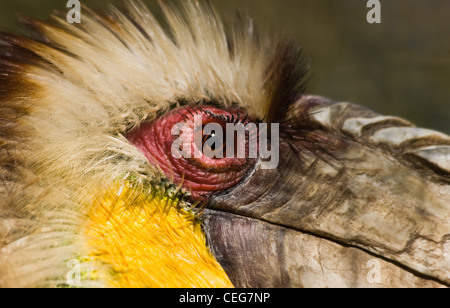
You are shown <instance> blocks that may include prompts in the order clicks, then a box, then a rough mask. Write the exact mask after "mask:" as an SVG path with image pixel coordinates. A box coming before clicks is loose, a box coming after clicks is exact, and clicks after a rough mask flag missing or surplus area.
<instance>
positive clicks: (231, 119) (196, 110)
mask: <svg viewBox="0 0 450 308" xmlns="http://www.w3.org/2000/svg"><path fill="white" fill-rule="evenodd" d="M186 110H187V111H188V113H189V114H190V115H191V116H192V117H194V114H196V115H198V114H205V115H208V116H210V117H212V118H214V119H216V120H218V121H223V122H226V123H233V124H239V123H242V124H245V123H246V121H247V119H248V116H249V114H248V113H246V114H245V116H244V117H242V118H241V116H240V113H238V115H237V116H235V115H234V114H231V115H230V114H229V115H226V116H225V115H219V114H215V113H213V112H211V111H209V110H204V109H203V108H202V106H199V105H196V106H195V107H194V106H192V105H191V104H187V105H186ZM183 118H184V121H185V122H186V121H189V120H190V119H189V118H187V117H186V116H184V115H183Z"/></svg>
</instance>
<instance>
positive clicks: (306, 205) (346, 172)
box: [204, 97, 450, 287]
mask: <svg viewBox="0 0 450 308" xmlns="http://www.w3.org/2000/svg"><path fill="white" fill-rule="evenodd" d="M293 108H294V109H292V110H289V112H288V114H289V115H291V119H289V120H288V121H287V122H284V123H280V131H284V132H285V133H281V134H280V147H279V153H280V154H279V155H280V157H279V164H278V167H277V168H275V169H267V168H262V164H261V163H260V162H259V163H257V164H256V165H255V167H254V169H253V170H252V171H251V174H249V176H248V177H247V178H246V180H244V181H243V182H242V183H241V184H239V185H238V186H236V187H234V188H233V189H232V190H230V191H227V192H223V193H220V194H217V195H215V196H213V197H212V199H211V200H210V202H209V204H208V206H207V209H206V210H205V213H204V230H205V232H206V234H207V237H208V240H209V244H210V246H211V250H212V251H213V254H214V255H215V257H216V259H217V260H218V261H219V263H221V265H222V267H223V268H224V270H225V271H226V272H227V274H228V275H229V277H230V279H231V281H232V282H233V284H234V285H235V286H236V287H304V286H307V287H310V286H313V287H352V286H360V287H374V286H378V287H379V286H388V287H389V286H390V287H392V286H397V287H398V286H413V287H418V286H420V287H422V286H433V287H434V286H442V285H446V284H448V280H449V278H448V277H450V276H448V277H445V275H444V273H443V272H442V271H441V270H439V267H440V268H443V267H446V268H448V261H446V260H445V256H444V255H445V254H443V255H435V256H434V255H433V258H432V259H433V260H424V258H421V257H420V256H421V254H420V252H421V251H422V252H423V251H424V249H425V250H426V249H429V251H432V249H437V250H436V251H444V250H445V247H447V246H445V245H448V242H446V241H445V240H444V239H445V232H446V230H445V228H444V229H443V230H437V229H439V227H437V226H445V225H447V224H448V223H446V222H445V219H447V218H448V211H447V210H445V209H446V208H448V204H450V203H449V202H450V197H449V195H447V197H445V198H444V197H442V194H441V195H440V196H441V197H439V198H437V197H436V193H435V192H436V191H438V189H439V187H438V186H436V185H435V186H436V187H434V186H433V185H434V184H433V183H432V182H431V181H426V180H424V177H423V176H421V175H420V173H416V172H415V171H414V172H413V171H411V168H410V167H409V166H408V164H402V163H399V162H398V161H397V160H396V159H395V158H393V156H391V155H388V154H387V151H384V150H380V147H381V146H378V147H374V146H373V145H372V144H369V142H367V143H366V142H365V141H363V140H362V137H357V136H356V135H355V136H353V137H352V136H350V133H352V132H353V131H358V130H359V131H362V132H367V131H369V132H370V133H371V134H373V133H376V131H377V129H384V128H386V125H387V123H388V121H387V119H390V120H389V121H390V122H389V123H390V126H392V127H396V126H397V125H398V126H400V124H402V125H401V126H402V127H401V129H405V127H404V126H405V122H404V121H403V122H401V121H402V120H401V119H395V118H392V117H381V116H379V115H378V114H375V113H374V112H372V111H369V110H366V109H364V110H362V109H361V108H360V107H356V106H353V105H350V104H343V103H340V104H338V103H331V102H329V101H327V100H325V99H322V98H317V97H302V98H301V99H300V100H299V101H298V102H297V103H296V104H295V106H293ZM293 115H294V116H293ZM295 115H299V116H295ZM357 117H360V118H357ZM363 119H365V120H363ZM367 119H371V120H372V121H371V123H372V124H371V125H369V126H367V127H366V126H364V127H366V128H364V127H363V125H366V124H365V123H369V122H370V121H367ZM375 120H377V121H380V123H383V125H380V126H376V125H375V126H373V123H375ZM352 123H353V124H352ZM355 123H356V124H355ZM358 123H359V124H358ZM283 125H285V126H284V127H283ZM286 125H287V128H288V129H286ZM358 125H360V126H361V127H359V128H358V129H357V130H355V129H354V128H356V126H358ZM369 128H370V129H371V130H369ZM414 129H416V128H414ZM343 130H347V134H343V133H342V131H343ZM374 142H376V140H372V141H371V143H374ZM380 142H381V141H380ZM433 142H436V138H434V139H433ZM392 151H394V150H392ZM440 189H441V191H442V188H440ZM424 217H427V219H424ZM445 217H447V218H445ZM417 226H421V228H417ZM447 230H448V229H447ZM428 236H429V238H428ZM425 238H428V240H426V239H425ZM446 243H447V244H446ZM423 245H425V246H426V247H425V246H423ZM424 247H425V248H424ZM425 259H429V258H425ZM433 262H435V263H433ZM428 263H429V264H428ZM433 264H435V265H436V264H439V265H436V266H434V265H433ZM442 266H443V267H442ZM434 268H436V269H434ZM447 274H448V272H447ZM386 277H389V279H387V278H386Z"/></svg>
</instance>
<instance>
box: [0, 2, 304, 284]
mask: <svg viewBox="0 0 450 308" xmlns="http://www.w3.org/2000/svg"><path fill="white" fill-rule="evenodd" d="M161 7H162V10H163V12H164V16H165V20H166V24H167V26H166V27H163V26H162V25H161V23H159V22H158V21H157V20H156V19H155V18H154V17H153V16H152V14H151V13H150V12H149V11H148V9H147V8H146V7H145V6H144V5H142V4H140V3H135V2H128V3H127V5H126V12H123V11H120V10H118V9H115V8H112V9H111V12H110V13H109V14H98V13H95V12H93V11H90V10H88V9H86V8H84V11H83V16H82V23H81V24H79V25H76V24H73V25H71V24H68V23H67V22H66V20H65V19H63V18H61V17H57V16H55V17H53V21H52V22H50V23H46V22H40V21H35V20H28V21H27V23H28V25H29V26H31V28H32V36H31V37H33V38H26V37H18V36H13V35H8V34H2V35H1V36H0V46H1V50H0V122H1V123H2V125H1V128H0V163H1V166H0V183H1V186H0V189H1V190H0V216H1V217H2V218H1V221H0V234H1V237H0V249H1V253H0V285H2V286H44V285H49V286H57V285H64V284H65V282H64V281H65V279H66V276H67V272H68V271H69V270H70V268H68V267H67V261H68V260H79V259H80V258H83V257H84V256H92V252H93V251H95V249H93V247H92V245H90V244H89V243H93V242H96V241H98V239H96V240H95V239H94V240H93V241H90V240H88V236H87V234H88V233H89V232H87V231H86V230H87V229H86V228H88V226H89V225H90V223H89V222H91V221H92V219H91V218H92V217H97V216H96V215H95V214H93V213H96V211H98V210H99V209H101V208H102V205H104V200H105V198H106V197H105V196H107V195H108V194H105V191H110V190H111V189H112V187H116V185H117V181H123V182H124V183H125V182H126V181H127V182H132V183H133V188H132V190H133V193H132V194H133V195H136V196H140V195H142V194H149V193H150V194H151V190H152V189H153V190H155V189H156V188H155V187H156V186H157V185H159V186H158V187H159V188H161V187H163V188H165V187H166V186H167V187H168V188H170V184H168V185H166V184H165V182H166V181H167V180H165V179H164V176H163V175H162V174H161V173H160V172H159V171H158V168H157V166H152V165H151V164H150V163H149V162H148V160H147V159H146V158H145V157H144V155H143V154H142V153H140V152H139V151H138V150H137V149H136V148H135V147H134V146H133V145H132V144H130V143H129V142H128V140H127V139H126V138H125V137H124V136H125V134H126V133H127V132H128V131H130V130H131V129H134V128H136V127H139V125H140V124H141V123H142V122H144V121H149V120H152V119H154V118H156V117H158V116H161V115H162V114H164V113H165V112H167V111H168V110H170V109H173V108H175V107H177V106H179V105H181V104H186V103H196V104H204V103H209V104H215V105H217V106H220V107H223V108H229V107H231V106H239V107H240V108H242V109H244V110H246V111H247V112H248V113H249V114H250V115H251V116H252V117H254V118H258V119H264V118H269V119H276V117H277V114H278V113H279V112H280V110H282V109H283V108H286V107H285V106H288V105H289V101H293V100H294V99H295V96H296V95H297V94H298V93H299V92H300V90H301V89H302V87H303V84H302V83H301V82H299V81H301V80H303V77H304V73H305V70H304V68H303V67H302V66H298V65H297V63H298V62H299V60H300V58H301V54H300V50H299V49H298V48H296V47H294V46H291V45H290V44H289V43H286V41H284V40H282V41H279V40H273V39H272V38H271V37H262V36H259V35H258V34H257V32H256V29H255V28H254V27H253V25H252V24H251V22H249V21H247V20H244V21H242V20H239V22H238V23H237V25H227V24H224V23H223V22H222V21H221V19H220V18H219V17H218V14H217V13H216V12H215V11H214V9H212V8H211V6H209V5H208V4H207V3H203V2H201V3H199V2H197V1H186V2H185V1H183V4H182V5H181V9H180V8H174V7H171V6H170V5H168V4H162V5H161ZM162 182H163V183H162ZM161 183H162V184H161ZM175 194H177V192H175ZM97 218H98V217H97ZM97 218H96V219H97ZM97 221H98V219H97ZM105 224H106V220H105ZM91 231H92V230H91ZM94 233H95V232H94ZM89 234H91V235H92V232H90V233H89ZM103 234H104V233H103ZM97 235H98V233H97ZM145 236H147V237H151V236H152V235H151V234H146V235H145ZM198 245H200V246H202V245H203V246H202V247H203V249H205V250H207V248H206V244H205V242H204V241H203V242H202V241H199V244H198ZM97 248H98V247H97ZM211 258H212V257H211ZM96 262H97V261H96ZM103 262H104V263H105V264H103V265H104V266H106V267H108V266H109V267H110V268H111V267H113V265H112V264H109V265H108V264H106V263H107V262H106V261H105V259H103ZM149 263H150V264H147V265H146V266H147V267H148V270H150V271H158V270H160V269H161V264H160V263H158V262H157V261H156V260H155V262H154V263H153V264H151V263H152V262H149ZM211 264H212V263H211ZM181 275H182V274H181ZM24 277H26V279H24ZM180 279H183V278H182V277H181V278H180ZM223 281H225V284H226V281H227V279H224V280H223Z"/></svg>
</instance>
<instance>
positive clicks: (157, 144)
mask: <svg viewBox="0 0 450 308" xmlns="http://www.w3.org/2000/svg"><path fill="white" fill-rule="evenodd" d="M127 138H128V140H129V141H130V142H131V143H133V144H134V145H135V146H136V147H137V148H138V149H139V150H140V151H141V152H142V153H143V154H144V155H145V156H146V157H147V159H148V160H149V161H150V163H152V164H157V165H158V166H159V167H160V168H161V170H162V171H163V172H164V175H165V176H166V177H167V178H168V179H169V180H171V181H173V182H174V184H177V185H182V186H183V187H184V188H186V189H188V190H189V191H190V192H191V195H192V196H193V197H197V198H198V197H203V198H207V197H208V196H209V195H210V194H211V193H213V192H216V191H221V190H225V189H228V188H230V187H232V186H234V185H236V184H237V183H239V182H240V181H241V180H242V179H243V177H244V176H245V174H246V173H247V171H248V170H249V169H250V167H251V166H252V165H253V164H254V163H255V161H256V158H257V155H258V153H257V151H256V150H253V149H257V146H256V145H257V140H258V130H257V126H256V125H255V124H254V123H252V120H251V118H249V117H248V115H247V114H246V113H245V112H244V111H243V110H239V109H233V110H223V109H219V108H217V107H213V106H201V107H191V106H185V107H181V108H178V109H175V110H172V111H170V112H169V113H167V114H166V115H164V116H163V117H160V118H158V119H156V120H153V121H151V122H147V123H143V124H142V125H141V126H140V128H138V129H136V130H134V131H132V132H130V133H129V134H128V135H127Z"/></svg>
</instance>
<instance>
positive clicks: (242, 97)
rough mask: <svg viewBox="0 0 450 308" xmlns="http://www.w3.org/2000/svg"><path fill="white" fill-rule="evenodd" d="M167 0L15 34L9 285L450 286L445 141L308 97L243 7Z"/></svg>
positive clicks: (1, 81)
mask: <svg viewBox="0 0 450 308" xmlns="http://www.w3.org/2000/svg"><path fill="white" fill-rule="evenodd" d="M161 8H162V11H163V14H164V17H165V22H164V24H165V26H163V25H162V24H161V23H159V22H158V21H157V20H156V19H155V18H154V17H153V16H152V14H151V13H150V12H149V11H148V9H147V8H146V7H145V6H144V5H142V4H140V3H134V2H128V4H127V5H126V9H125V10H118V9H115V8H112V9H111V11H110V12H109V13H96V12H94V11H90V10H89V9H87V8H84V9H83V16H82V22H81V24H69V23H67V21H66V20H65V18H63V17H58V16H55V17H54V18H53V21H52V22H49V23H47V22H40V21H36V20H26V24H27V25H28V26H29V27H30V28H31V29H32V32H31V33H32V34H31V35H30V36H29V37H21V36H15V35H9V34H1V36H0V48H1V49H0V122H1V126H0V183H1V186H0V285H1V286H13V287H33V286H38V287H44V286H49V287H96V286H99V287H101V286H107V287H110V286H112V287H229V286H232V285H234V286H239V287H333V286H339V287H342V286H344V287H345V286H349V287H351V286H409V287H414V286H426V287H429V286H433V287H434V286H449V285H450V259H449V258H450V219H449V218H450V185H449V183H450V137H448V136H447V135H445V134H441V133H438V132H435V131H431V130H426V129H420V128H417V127H414V126H413V125H412V124H411V123H409V122H408V121H405V120H403V119H400V118H397V117H386V116H381V115H379V114H377V113H375V112H373V111H371V110H368V109H365V108H363V107H358V106H356V105H352V104H349V103H336V102H333V101H331V100H328V99H325V98H322V97H317V96H310V95H306V94H305V93H304V90H305V79H306V75H307V68H308V65H307V61H305V60H304V58H303V56H302V51H301V49H300V48H299V47H297V46H296V45H295V44H294V43H292V42H291V41H289V40H286V39H280V38H279V37H277V36H270V35H263V34H261V33H260V32H259V31H258V29H257V28H256V27H255V26H254V25H253V24H252V22H251V21H249V20H247V19H242V18H236V19H234V20H233V21H232V22H229V23H225V22H223V21H222V20H221V19H220V18H219V16H218V14H217V13H216V12H215V11H214V9H213V8H212V7H211V6H210V5H209V4H208V3H207V2H206V3H203V2H198V1H187V2H183V4H182V5H181V8H175V7H172V6H170V5H168V4H161ZM197 120H199V121H200V125H197V124H198V123H197V122H196V121H197ZM196 123H197V124H196ZM178 124H181V125H182V127H183V129H185V130H178V134H177V132H176V127H177V125H178ZM207 124H212V125H213V126H212V127H213V128H214V129H210V130H209V131H207ZM264 124H265V125H264ZM239 125H240V126H239ZM238 126H239V127H244V133H243V135H244V136H245V138H243V139H242V140H241V141H240V142H233V140H234V139H233V138H231V140H232V142H229V140H228V139H226V140H227V142H225V141H224V140H225V137H224V136H225V135H227V137H228V136H232V137H234V136H235V133H234V131H230V127H238ZM210 127H211V126H210ZM174 130H175V133H174ZM218 131H222V133H223V134H222V138H215V137H217V134H218ZM198 135H199V139H197V136H198ZM181 136H183V137H184V141H186V140H187V143H176V141H177V140H178V139H179V138H181ZM196 140H200V143H198V142H196ZM211 140H213V141H214V142H211ZM221 140H222V142H220V141H221ZM186 144H187V145H186ZM239 144H240V145H241V146H242V147H241V148H240V149H241V150H242V152H241V154H242V155H238V154H239V153H238V152H239V150H237V149H239ZM174 145H175V146H174ZM252 145H253V146H255V145H256V155H254V156H252V155H250V154H251V153H252V151H251V150H252V149H253V148H252ZM184 146H186V148H188V149H190V150H193V151H192V153H191V154H194V155H191V156H189V155H186V156H185V155H177V153H178V154H181V153H183V154H184V153H185V152H182V151H181V152H177V151H178V150H181V149H184V150H185V149H186V148H184ZM205 148H207V149H208V150H209V152H210V153H212V152H214V153H222V154H224V153H226V152H227V150H228V149H231V150H230V153H231V154H232V155H225V156H223V155H222V157H220V155H217V156H211V157H210V156H209V155H207V153H206V152H205ZM196 154H198V155H196ZM233 154H235V155H233ZM267 154H269V155H267Z"/></svg>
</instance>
